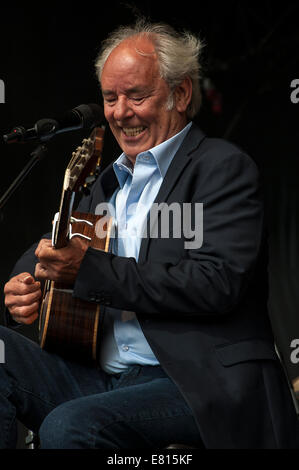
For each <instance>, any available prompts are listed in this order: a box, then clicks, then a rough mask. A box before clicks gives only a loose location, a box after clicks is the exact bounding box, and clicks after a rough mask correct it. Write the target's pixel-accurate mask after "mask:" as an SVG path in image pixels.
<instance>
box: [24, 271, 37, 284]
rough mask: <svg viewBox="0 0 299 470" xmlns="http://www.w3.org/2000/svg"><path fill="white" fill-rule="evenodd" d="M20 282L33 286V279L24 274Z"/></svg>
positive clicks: (29, 275)
mask: <svg viewBox="0 0 299 470" xmlns="http://www.w3.org/2000/svg"><path fill="white" fill-rule="evenodd" d="M21 282H23V283H24V284H33V283H34V282H35V280H34V277H33V276H31V274H28V273H25V275H24V277H22V278H21Z"/></svg>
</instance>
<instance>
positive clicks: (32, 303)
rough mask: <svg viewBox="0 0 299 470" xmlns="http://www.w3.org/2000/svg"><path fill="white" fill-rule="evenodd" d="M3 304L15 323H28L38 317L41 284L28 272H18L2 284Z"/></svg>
mask: <svg viewBox="0 0 299 470" xmlns="http://www.w3.org/2000/svg"><path fill="white" fill-rule="evenodd" d="M4 294H5V306H6V307H7V308H8V310H9V312H10V314H11V316H12V318H13V319H14V320H15V321H16V322H17V323H23V324H25V325H30V324H31V323H33V322H34V321H35V320H36V319H37V318H38V309H39V304H40V298H41V295H42V293H41V284H40V282H39V281H35V279H34V277H33V276H31V274H28V273H22V274H18V275H17V276H14V277H12V278H11V279H10V281H8V282H7V283H6V284H5V286H4Z"/></svg>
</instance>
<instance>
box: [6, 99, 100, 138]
mask: <svg viewBox="0 0 299 470" xmlns="http://www.w3.org/2000/svg"><path fill="white" fill-rule="evenodd" d="M103 122H104V111H103V108H102V107H101V106H100V105H98V104H95V103H90V104H81V105H80V106H77V107H76V108H74V109H71V110H70V111H67V112H66V113H65V114H64V115H62V116H61V117H58V118H55V119H40V120H39V121H37V122H36V123H35V124H34V127H32V128H30V129H25V127H23V126H17V127H14V128H13V129H12V130H11V132H10V133H9V134H5V135H4V136H3V139H4V142H6V143H7V144H15V143H26V142H30V141H33V140H38V141H39V142H46V141H48V140H50V139H51V138H52V137H54V135H56V134H62V133H63V132H69V131H74V130H77V129H90V128H93V127H96V126H100V125H101V124H102V123H103Z"/></svg>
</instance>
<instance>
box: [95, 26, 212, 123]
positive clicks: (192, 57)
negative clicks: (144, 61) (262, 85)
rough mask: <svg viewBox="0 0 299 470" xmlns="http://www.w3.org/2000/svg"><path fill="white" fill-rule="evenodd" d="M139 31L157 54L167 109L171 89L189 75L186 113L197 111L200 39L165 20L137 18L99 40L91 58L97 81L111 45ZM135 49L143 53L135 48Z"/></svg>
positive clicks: (198, 103)
mask: <svg viewBox="0 0 299 470" xmlns="http://www.w3.org/2000/svg"><path fill="white" fill-rule="evenodd" d="M141 35H145V36H147V37H148V39H149V40H150V41H151V42H152V43H153V45H154V47H155V51H156V54H157V57H158V62H159V67H160V74H161V77H162V78H163V79H164V80H165V81H166V83H167V84H168V86H169V88H170V91H171V94H170V96H169V99H168V102H167V107H168V109H171V108H172V107H173V105H174V102H173V91H174V90H175V88H176V87H177V86H178V85H180V84H181V83H182V81H183V80H184V78H186V77H190V79H191V82H192V97H191V101H190V104H189V107H188V109H187V117H188V118H189V119H192V118H193V117H194V116H195V115H196V114H197V112H198V111H199V108H200V105H201V101H202V95H201V89H200V79H201V71H202V67H201V64H200V62H199V57H200V53H201V51H202V48H203V43H202V41H201V40H200V39H199V38H198V37H196V36H195V35H194V34H192V33H190V32H188V31H184V32H182V33H178V32H177V31H175V30H174V29H173V28H172V27H171V26H169V25H167V24H164V23H148V22H146V21H145V20H138V21H137V22H136V24H135V25H132V26H120V27H119V28H117V29H116V30H115V31H113V32H112V33H111V34H110V35H109V36H108V38H107V39H105V40H104V41H103V43H102V46H101V50H100V52H99V55H98V57H97V59H96V62H95V67H96V73H97V77H98V79H99V81H100V82H101V76H102V71H103V68H104V65H105V62H106V60H107V59H108V57H109V55H110V53H111V52H112V51H113V49H115V47H117V46H118V45H119V44H120V43H121V42H122V41H124V40H126V39H129V38H132V37H133V36H141ZM137 52H139V53H140V54H143V53H142V52H141V51H139V50H137Z"/></svg>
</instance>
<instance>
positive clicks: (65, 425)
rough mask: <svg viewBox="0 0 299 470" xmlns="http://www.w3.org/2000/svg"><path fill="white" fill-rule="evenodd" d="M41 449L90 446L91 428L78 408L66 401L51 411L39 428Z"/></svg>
mask: <svg viewBox="0 0 299 470" xmlns="http://www.w3.org/2000/svg"><path fill="white" fill-rule="evenodd" d="M39 438H40V446H41V449H83V448H90V447H92V446H93V445H92V443H93V441H94V438H93V430H92V429H91V428H90V426H89V425H88V423H86V419H84V417H83V416H82V413H81V412H80V409H79V408H78V406H76V404H75V403H73V402H67V403H65V404H63V405H60V406H58V407H57V408H55V409H54V410H53V411H51V412H50V413H49V414H48V415H47V416H46V418H45V419H44V421H43V423H42V425H41V427H40V430H39Z"/></svg>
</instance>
